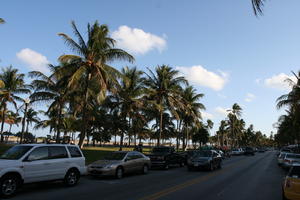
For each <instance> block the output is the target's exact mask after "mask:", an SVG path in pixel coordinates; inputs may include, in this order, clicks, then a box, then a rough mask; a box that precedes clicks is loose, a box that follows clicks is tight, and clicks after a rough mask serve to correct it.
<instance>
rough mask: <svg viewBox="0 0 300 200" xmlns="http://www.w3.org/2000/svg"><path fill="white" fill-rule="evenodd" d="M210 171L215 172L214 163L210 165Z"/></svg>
mask: <svg viewBox="0 0 300 200" xmlns="http://www.w3.org/2000/svg"><path fill="white" fill-rule="evenodd" d="M208 170H209V171H214V165H213V164H212V163H210V164H209V168H208Z"/></svg>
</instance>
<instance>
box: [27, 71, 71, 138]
mask: <svg viewBox="0 0 300 200" xmlns="http://www.w3.org/2000/svg"><path fill="white" fill-rule="evenodd" d="M60 67H61V66H53V65H49V69H50V70H51V71H52V72H53V74H52V75H50V76H47V75H45V74H43V73H42V72H40V71H32V72H29V77H31V78H35V79H34V80H33V81H32V83H31V85H32V86H33V88H34V89H35V91H34V92H33V94H31V95H30V99H31V101H32V102H42V103H50V106H49V108H48V111H47V113H50V112H52V114H54V113H56V116H55V118H56V119H57V123H56V128H55V130H56V131H57V133H56V143H60V132H61V127H62V110H63V109H64V107H65V104H66V103H67V98H68V90H67V79H65V78H63V77H60V76H58V75H59V74H57V73H55V72H56V71H57V70H58V69H59V68H60Z"/></svg>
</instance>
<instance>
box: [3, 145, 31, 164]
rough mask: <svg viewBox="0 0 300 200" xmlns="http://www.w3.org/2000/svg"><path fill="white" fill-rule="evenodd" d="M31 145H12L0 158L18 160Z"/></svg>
mask: <svg viewBox="0 0 300 200" xmlns="http://www.w3.org/2000/svg"><path fill="white" fill-rule="evenodd" d="M32 147H33V146H27V145H26V146H20V145H17V146H14V147H12V148H10V149H8V150H7V151H6V152H5V153H4V154H2V155H1V156H0V159H7V160H18V159H20V158H21V157H22V156H23V155H25V154H26V153H27V152H28V151H29V150H30V149H31V148H32Z"/></svg>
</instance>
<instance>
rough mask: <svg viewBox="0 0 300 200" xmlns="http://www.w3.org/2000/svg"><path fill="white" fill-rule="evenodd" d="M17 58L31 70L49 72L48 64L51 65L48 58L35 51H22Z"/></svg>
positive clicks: (26, 49)
mask: <svg viewBox="0 0 300 200" xmlns="http://www.w3.org/2000/svg"><path fill="white" fill-rule="evenodd" d="M17 58H18V59H19V60H21V61H22V62H24V63H25V64H27V65H28V67H29V68H30V69H31V70H35V71H41V72H43V73H47V72H49V69H48V64H49V63H50V62H49V61H48V60H47V58H46V56H44V55H42V54H40V53H38V52H36V51H33V50H31V49H29V48H25V49H22V50H21V51H20V52H18V53H17Z"/></svg>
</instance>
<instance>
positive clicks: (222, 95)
mask: <svg viewBox="0 0 300 200" xmlns="http://www.w3.org/2000/svg"><path fill="white" fill-rule="evenodd" d="M217 96H218V97H220V98H221V99H227V96H226V95H224V94H220V93H218V94H217Z"/></svg>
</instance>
